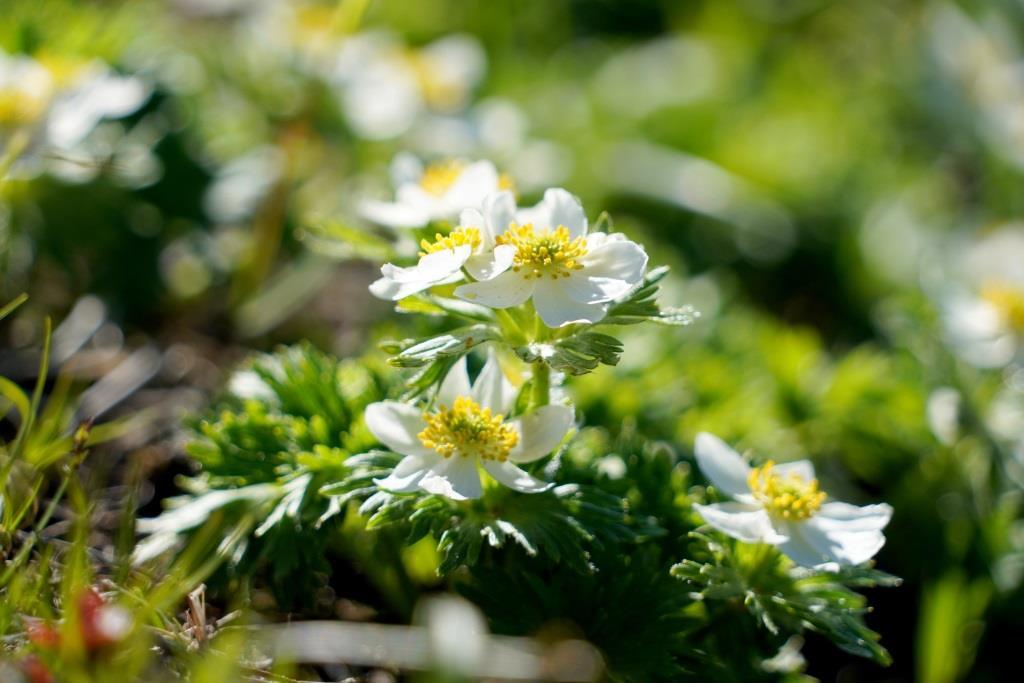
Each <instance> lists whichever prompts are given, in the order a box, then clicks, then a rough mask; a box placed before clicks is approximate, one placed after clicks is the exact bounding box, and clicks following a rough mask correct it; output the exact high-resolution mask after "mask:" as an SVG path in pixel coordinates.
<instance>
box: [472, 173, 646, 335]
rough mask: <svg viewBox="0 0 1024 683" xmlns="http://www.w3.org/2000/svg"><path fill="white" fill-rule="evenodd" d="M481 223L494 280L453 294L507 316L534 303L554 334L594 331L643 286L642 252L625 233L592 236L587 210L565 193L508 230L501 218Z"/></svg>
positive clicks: (548, 195)
mask: <svg viewBox="0 0 1024 683" xmlns="http://www.w3.org/2000/svg"><path fill="white" fill-rule="evenodd" d="M483 218H484V220H483V221H482V223H483V226H484V228H485V229H487V230H490V229H495V234H494V235H493V240H494V243H495V245H496V246H495V248H494V250H493V251H491V258H492V263H491V265H490V267H489V268H488V269H487V271H488V275H489V277H487V278H486V279H482V280H481V281H480V282H473V283H470V284H466V285H462V286H461V287H459V288H458V289H456V290H455V293H456V295H457V296H459V297H461V298H463V299H465V300H466V301H471V302H473V303H478V304H483V305H485V306H490V307H491V308H509V307H511V306H518V305H520V304H522V303H525V302H526V301H527V300H529V299H531V298H532V299H533V305H534V307H535V308H536V309H537V313H538V315H540V317H541V320H543V321H544V324H545V325H547V326H548V327H561V326H563V325H569V324H572V323H595V322H598V321H600V320H601V319H602V318H604V316H605V313H606V312H607V311H608V306H609V303H610V302H611V301H613V300H615V299H617V298H619V297H621V296H623V295H625V294H627V293H628V292H629V291H630V290H632V289H633V288H634V287H635V286H636V285H637V284H639V283H640V281H641V280H642V279H643V276H644V270H645V269H646V267H647V253H646V252H645V251H644V249H643V247H641V246H640V245H638V244H636V243H635V242H631V241H629V240H627V239H626V238H625V237H624V236H623V235H622V234H620V233H615V234H611V235H608V234H605V233H603V232H592V233H588V232H587V217H586V215H585V214H584V213H583V206H582V205H581V204H580V202H579V200H578V199H576V197H574V196H573V195H571V194H569V193H568V192H567V191H565V190H562V189H550V190H548V191H547V192H545V193H544V199H543V200H541V202H540V203H538V204H537V205H536V206H533V207H530V208H527V209H520V210H518V211H516V213H515V216H514V221H513V222H512V223H510V224H508V225H505V226H504V228H503V229H498V226H500V225H502V223H501V221H502V220H504V219H503V218H502V217H501V216H497V215H495V216H485V217H483ZM488 239H491V237H488Z"/></svg>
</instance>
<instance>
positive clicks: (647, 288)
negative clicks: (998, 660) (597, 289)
mask: <svg viewBox="0 0 1024 683" xmlns="http://www.w3.org/2000/svg"><path fill="white" fill-rule="evenodd" d="M668 271H669V268H668V266H661V267H659V268H655V269H653V270H651V271H650V272H648V273H647V275H645V276H644V280H643V282H642V283H641V284H640V286H639V287H637V288H636V289H634V290H633V291H632V292H630V293H629V295H628V296H626V298H624V299H623V300H621V301H619V302H617V303H615V304H613V305H612V307H611V308H610V309H609V310H608V314H607V315H606V316H605V317H604V318H603V319H602V320H601V321H600V322H599V323H597V324H599V325H635V324H637V323H642V322H648V321H650V322H656V323H661V324H663V325H690V324H692V323H693V322H694V321H695V320H696V319H697V318H699V317H700V313H699V312H698V311H696V310H695V309H694V308H693V307H692V306H682V307H678V308H665V309H663V308H661V307H659V306H658V302H657V301H656V300H655V297H656V296H657V294H658V287H659V283H660V282H661V281H662V280H663V279H664V278H665V276H666V275H668Z"/></svg>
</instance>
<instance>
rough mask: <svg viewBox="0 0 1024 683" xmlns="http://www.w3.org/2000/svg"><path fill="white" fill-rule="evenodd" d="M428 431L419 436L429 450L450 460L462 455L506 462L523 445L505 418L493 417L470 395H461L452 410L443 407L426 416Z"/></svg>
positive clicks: (488, 409) (424, 416)
mask: <svg viewBox="0 0 1024 683" xmlns="http://www.w3.org/2000/svg"><path fill="white" fill-rule="evenodd" d="M423 419H424V420H425V421H426V423H427V428H426V429H424V430H423V431H422V432H420V433H419V434H418V435H417V436H418V438H419V440H420V443H422V444H423V445H424V446H426V447H427V448H430V449H432V450H433V451H435V452H436V453H438V454H439V455H441V456H443V457H445V458H449V457H451V456H453V455H459V456H462V457H464V458H470V457H477V458H482V459H483V460H498V461H501V462H504V461H505V460H507V459H508V454H509V452H510V451H511V450H512V449H513V448H514V447H515V445H516V444H517V443H519V433H518V432H517V431H516V430H515V429H514V428H513V427H512V426H510V425H507V424H505V418H504V416H503V415H492V414H491V409H490V408H483V407H481V406H480V404H479V403H477V402H476V401H474V400H473V399H471V398H469V397H468V396H459V397H458V398H457V399H455V403H454V404H453V405H452V407H451V409H449V408H447V407H445V406H441V408H440V409H439V410H438V411H437V412H435V413H424V415H423Z"/></svg>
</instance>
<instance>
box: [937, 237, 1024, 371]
mask: <svg viewBox="0 0 1024 683" xmlns="http://www.w3.org/2000/svg"><path fill="white" fill-rule="evenodd" d="M963 253H964V251H963V250H962V249H958V256H957V258H958V259H959V260H962V262H963V264H964V272H963V282H962V286H961V288H960V289H959V290H957V291H954V292H952V293H950V294H948V295H947V296H946V297H945V300H944V302H943V323H944V326H945V331H946V338H947V339H948V340H949V342H950V345H951V346H952V347H953V350H954V351H956V353H957V354H958V355H959V356H960V357H961V358H963V359H964V360H965V361H967V362H968V363H971V364H972V365H976V366H978V367H984V368H994V367H1002V366H1004V365H1006V364H1008V363H1010V362H1012V361H1013V360H1015V359H1017V358H1020V357H1021V355H1022V350H1024V231H1022V230H1021V227H1020V226H1019V225H1014V226H1012V227H1007V228H1004V229H1001V230H997V231H995V232H992V233H990V234H988V235H986V236H985V237H983V238H982V239H980V240H978V241H977V242H975V243H974V244H971V245H969V246H968V247H967V248H966V257H963V256H961V255H959V254H963Z"/></svg>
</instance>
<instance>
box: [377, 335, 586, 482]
mask: <svg viewBox="0 0 1024 683" xmlns="http://www.w3.org/2000/svg"><path fill="white" fill-rule="evenodd" d="M515 399H516V392H515V389H514V388H513V387H512V385H511V384H510V383H509V381H508V380H507V379H505V376H504V375H503V374H502V371H501V367H500V366H499V365H498V362H497V360H496V359H495V358H494V356H493V354H492V355H490V356H489V357H488V359H487V363H486V364H485V365H484V367H483V370H481V371H480V375H479V376H478V377H477V378H476V381H475V382H474V383H473V384H472V386H470V382H469V375H468V373H467V372H466V360H465V358H462V359H461V360H460V361H459V362H458V363H457V364H456V365H455V367H453V368H452V370H451V371H450V372H449V373H448V375H447V377H445V379H444V382H443V383H442V384H441V387H440V389H439V390H438V394H437V400H436V404H435V406H434V407H433V408H432V409H430V410H427V411H424V410H422V409H421V408H418V407H416V406H414V405H411V404H408V403H400V402H397V401H382V402H380V403H374V404H371V405H370V406H368V407H367V409H366V416H365V419H366V426H367V427H368V428H369V429H370V431H371V432H372V433H373V435H374V436H375V437H377V438H378V439H380V441H381V443H383V444H385V445H386V446H387V447H388V448H390V449H391V450H393V451H395V452H396V453H400V454H402V455H404V456H406V457H405V458H403V459H402V461H401V462H399V463H398V465H397V466H396V467H395V469H394V471H393V472H392V473H391V474H390V475H389V476H388V477H387V478H386V479H379V480H377V485H378V486H380V487H381V488H383V489H385V490H388V491H393V492H395V493H409V492H412V491H415V490H416V489H422V490H423V491H427V492H428V493H436V494H439V495H442V496H447V497H448V498H452V499H454V500H466V499H468V498H478V497H480V495H481V493H482V492H483V487H482V484H481V481H480V472H479V470H480V468H481V467H482V468H483V470H484V471H485V472H486V473H487V474H489V475H490V476H491V477H493V478H494V479H496V480H497V481H498V482H500V483H502V484H504V485H505V486H508V487H509V488H512V489H515V490H516V491H520V492H523V493H537V492H540V491H546V490H547V489H549V488H550V487H551V484H548V483H546V482H543V481H540V480H539V479H535V478H534V477H532V476H530V475H529V474H527V473H526V472H525V471H524V470H522V469H520V468H519V467H517V466H516V465H515V463H528V462H533V461H535V460H539V459H540V458H542V457H544V456H545V455H547V454H548V453H550V452H551V451H552V450H554V448H555V447H556V446H558V444H560V443H561V442H562V440H563V439H564V438H565V436H566V434H568V433H569V430H570V429H572V426H573V420H574V415H573V409H572V408H571V407H569V406H566V405H546V406H541V407H539V408H537V409H535V410H532V411H530V412H527V413H525V414H523V415H519V416H518V417H514V418H510V413H511V411H512V410H513V408H514V406H515Z"/></svg>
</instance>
